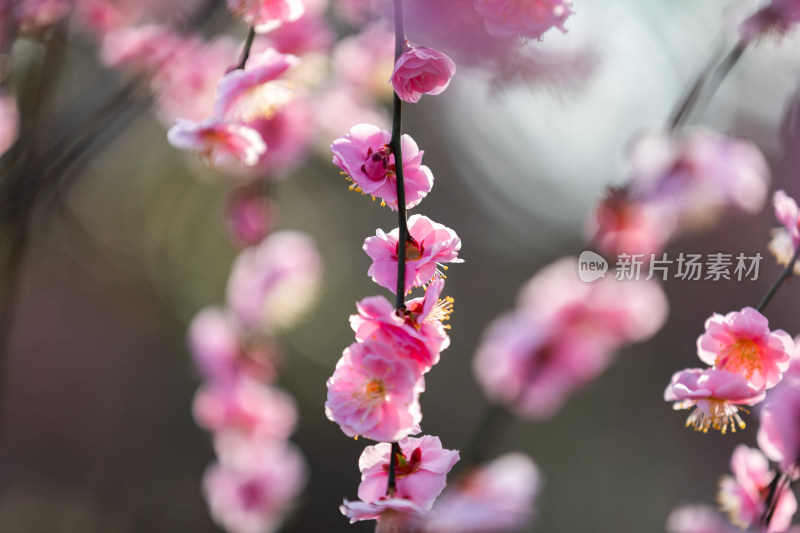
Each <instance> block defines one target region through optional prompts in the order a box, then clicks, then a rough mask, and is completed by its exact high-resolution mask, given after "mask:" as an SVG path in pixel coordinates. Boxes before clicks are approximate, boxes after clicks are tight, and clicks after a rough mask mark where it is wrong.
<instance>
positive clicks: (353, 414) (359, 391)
mask: <svg viewBox="0 0 800 533" xmlns="http://www.w3.org/2000/svg"><path fill="white" fill-rule="evenodd" d="M327 387H328V399H327V401H326V402H325V415H326V416H327V417H328V419H329V420H331V421H333V422H336V423H337V424H339V427H341V428H342V431H343V432H344V434H345V435H347V436H348V437H357V436H359V435H362V436H364V437H366V438H368V439H372V440H375V441H384V442H390V441H391V442H393V441H397V440H399V439H402V438H404V437H407V436H408V435H412V434H416V433H419V432H420V427H419V423H420V421H421V420H422V411H421V409H420V405H419V395H420V393H421V392H422V391H424V390H425V380H424V378H423V377H422V373H421V371H420V369H419V366H418V365H417V364H416V363H415V362H413V361H411V360H407V359H405V358H399V357H397V355H396V354H395V351H394V349H393V348H392V347H390V346H386V345H384V344H381V343H377V342H373V341H367V342H364V343H353V344H351V345H350V346H349V347H347V348H345V350H344V353H343V354H342V357H341V359H339V362H338V363H336V370H335V371H334V373H333V375H332V376H331V377H330V378H329V379H328V382H327Z"/></svg>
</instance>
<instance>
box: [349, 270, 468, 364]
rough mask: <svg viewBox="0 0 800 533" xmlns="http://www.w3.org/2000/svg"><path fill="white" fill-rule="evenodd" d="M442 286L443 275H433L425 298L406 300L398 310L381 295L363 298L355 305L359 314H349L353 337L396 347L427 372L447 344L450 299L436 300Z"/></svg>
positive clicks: (448, 341)
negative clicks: (444, 322) (446, 329)
mask: <svg viewBox="0 0 800 533" xmlns="http://www.w3.org/2000/svg"><path fill="white" fill-rule="evenodd" d="M443 288H444V278H442V277H440V276H436V277H435V278H434V280H433V281H432V282H431V284H430V285H429V286H428V287H427V289H426V291H425V296H424V298H415V299H413V300H409V301H408V302H406V307H405V309H401V310H396V309H395V308H394V304H392V303H391V302H389V300H387V299H386V298H384V297H383V296H371V297H369V298H364V299H363V300H361V301H360V302H358V303H357V304H356V307H357V308H358V314H357V315H351V316H350V326H351V327H352V328H353V331H355V332H356V340H358V341H359V342H365V341H367V340H374V341H378V342H382V343H386V344H390V345H393V346H396V347H397V352H398V354H400V355H402V356H409V357H411V358H412V359H414V360H415V361H416V362H417V363H419V365H420V367H421V369H422V371H423V372H427V371H428V370H430V368H431V367H432V366H433V365H435V364H436V363H437V362H438V361H439V353H440V352H441V351H442V350H444V349H445V348H447V347H448V346H449V345H450V338H449V337H448V336H447V333H446V332H445V327H446V326H444V325H442V321H444V320H448V319H449V315H450V312H451V311H452V308H453V299H452V298H450V297H447V298H445V299H444V300H440V299H439V295H440V294H441V293H442V289H443Z"/></svg>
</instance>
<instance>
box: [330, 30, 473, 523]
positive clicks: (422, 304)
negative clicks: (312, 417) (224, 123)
mask: <svg viewBox="0 0 800 533" xmlns="http://www.w3.org/2000/svg"><path fill="white" fill-rule="evenodd" d="M362 38H363V37H362ZM365 60H371V59H365ZM454 72H455V64H454V63H453V62H452V61H451V60H450V59H449V58H448V57H447V56H445V55H444V54H442V53H441V52H438V51H436V50H432V49H429V48H424V47H408V46H407V49H406V51H405V52H404V53H403V54H402V55H401V56H400V57H399V58H397V61H396V62H395V65H394V70H393V73H392V76H391V81H392V85H393V87H394V91H395V94H396V95H397V96H398V97H399V98H400V99H402V100H405V101H407V102H416V101H418V100H419V99H420V97H421V96H422V94H439V93H441V92H442V91H443V90H444V89H445V88H446V87H447V85H448V84H449V82H450V78H451V77H452V75H453V73H454ZM395 112H396V113H399V107H396V108H395ZM396 133H397V134H398V135H399V132H396ZM398 138H399V144H400V150H401V151H402V155H403V157H402V161H400V160H396V159H395V154H394V150H395V148H393V147H392V146H393V145H392V132H389V131H386V130H384V129H381V128H380V127H379V126H376V125H372V124H358V125H356V126H354V127H352V128H350V131H349V133H347V134H346V135H345V136H344V137H341V138H339V139H336V140H334V141H333V143H331V146H330V150H331V152H332V153H333V163H334V164H335V165H337V166H338V167H339V168H340V169H341V170H342V172H343V173H344V174H345V175H346V176H347V177H348V179H349V180H350V181H352V182H353V184H352V186H351V189H355V190H356V191H357V192H361V193H363V194H369V195H371V196H372V197H373V199H375V198H376V197H379V198H381V204H382V205H387V204H388V205H389V207H390V208H391V209H393V210H397V211H399V212H400V213H401V218H400V223H401V224H405V225H406V228H407V230H408V235H407V237H406V238H405V242H403V243H400V242H399V240H400V237H399V235H400V228H397V229H395V230H393V231H391V232H389V233H388V234H386V233H384V232H383V231H381V230H378V231H377V235H376V236H375V237H369V238H367V239H366V241H365V242H364V251H366V252H367V254H368V255H369V256H370V257H371V258H372V261H373V262H372V266H370V268H369V271H368V275H370V276H371V277H372V279H373V280H374V281H375V282H376V283H378V284H379V285H381V286H383V287H386V288H387V289H389V290H391V291H393V292H395V291H397V288H398V275H399V273H400V272H401V268H403V269H404V272H405V274H404V275H405V279H404V281H405V284H404V285H403V289H402V291H403V293H402V294H400V295H399V298H398V300H397V305H395V304H393V303H392V302H390V301H389V300H387V299H386V298H385V297H383V296H373V297H369V298H364V299H363V300H361V301H360V302H358V303H357V305H356V307H357V310H358V314H356V315H352V316H351V317H350V325H351V326H352V328H353V331H354V332H355V337H356V342H354V343H353V344H351V345H350V346H348V347H347V348H345V350H344V352H343V354H342V357H341V359H339V362H338V363H337V364H336V369H335V371H334V373H333V375H332V376H331V377H330V379H328V382H327V388H328V397H327V401H326V402H325V414H326V415H327V417H328V418H329V419H330V420H332V421H334V422H336V423H337V424H339V427H340V428H341V429H342V431H343V432H344V434H345V435H347V436H349V437H358V436H363V437H366V438H368V439H372V440H375V441H379V442H381V443H380V444H378V445H376V446H369V447H367V448H366V449H365V450H364V453H363V454H362V455H361V459H360V460H359V468H360V470H361V473H362V476H361V479H362V482H361V485H360V486H359V488H358V497H359V500H358V501H352V502H351V501H347V500H345V501H344V504H343V505H342V507H341V511H342V513H343V514H344V515H346V516H347V517H348V518H350V521H351V522H356V521H358V520H377V521H378V524H379V527H382V528H384V530H386V531H389V530H392V531H394V530H396V531H401V530H404V529H402V528H405V527H410V526H411V524H417V523H418V520H420V519H421V517H423V516H425V515H427V514H428V512H429V511H430V510H431V508H432V507H433V504H434V501H435V500H436V498H437V497H438V496H439V494H440V493H441V492H442V490H443V489H444V487H445V485H446V477H447V473H448V472H449V471H450V469H451V468H452V467H453V465H454V464H455V463H456V462H457V461H458V460H459V454H458V452H457V451H453V450H446V449H443V448H442V445H441V442H440V441H439V438H438V437H433V436H429V435H424V436H422V437H419V438H414V437H410V435H416V434H418V433H420V432H421V430H422V429H421V426H420V423H421V421H422V410H421V408H420V404H419V396H420V394H421V393H422V392H423V391H424V390H425V377H424V375H425V374H426V373H427V372H429V371H430V370H431V368H432V367H433V366H434V365H435V364H436V363H437V362H438V361H439V357H440V353H441V351H442V350H444V349H445V348H447V347H448V346H449V344H450V339H449V337H448V335H447V332H446V330H447V328H448V326H445V325H444V324H443V322H444V321H446V320H448V319H449V315H450V312H451V311H452V304H453V299H452V298H449V297H447V298H444V299H440V296H441V294H442V291H443V289H444V275H442V274H441V272H440V271H439V268H447V267H446V266H444V263H457V262H461V261H462V260H461V259H460V258H459V257H458V251H459V249H460V248H461V241H460V239H459V238H458V236H457V235H456V233H455V232H454V231H453V230H451V229H449V228H447V227H445V226H443V225H441V224H438V223H436V222H434V221H432V220H430V219H429V218H428V217H425V216H422V215H414V216H412V217H411V218H410V219H409V220H408V221H406V220H405V217H404V214H405V210H406V209H407V208H411V207H414V206H416V205H417V204H419V202H420V201H421V200H422V199H423V198H424V197H425V196H426V195H427V194H428V193H429V192H430V191H431V188H432V187H433V174H432V173H431V171H430V169H429V168H428V167H427V166H425V165H422V164H421V161H422V151H421V150H419V148H418V147H417V144H416V143H415V142H414V140H413V139H412V138H411V137H410V136H408V135H402V136H401V137H400V136H399V137H398ZM400 176H402V177H403V178H404V179H403V181H399V180H400ZM401 185H402V187H403V194H404V196H405V200H406V201H405V203H404V205H400V204H399V203H398V197H399V191H398V189H399V188H400V186H401ZM401 246H402V247H403V248H402V249H401V248H400V247H401ZM402 252H404V253H402ZM401 255H403V256H404V262H403V263H402V264H400V256H401ZM414 287H423V288H425V294H424V296H422V297H419V298H414V299H412V300H409V301H406V300H405V296H406V293H407V292H409V291H410V290H411V289H413V288H414ZM392 443H394V444H392ZM390 477H391V479H393V480H394V483H393V485H392V486H390V483H389V479H390Z"/></svg>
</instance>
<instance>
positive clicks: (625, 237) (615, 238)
mask: <svg viewBox="0 0 800 533" xmlns="http://www.w3.org/2000/svg"><path fill="white" fill-rule="evenodd" d="M672 229H673V228H672V226H671V221H670V220H665V218H664V217H663V216H662V213H661V210H660V209H659V208H658V206H656V205H653V204H651V203H649V202H642V201H639V200H637V199H636V198H633V197H632V196H631V194H630V190H629V189H628V188H627V187H622V188H612V189H610V190H609V191H608V192H607V194H606V196H605V197H604V198H603V199H602V200H601V201H600V203H599V204H597V206H596V207H595V210H594V213H592V215H591V216H590V218H589V220H588V223H587V225H586V237H587V240H588V241H589V242H591V243H592V244H593V245H594V246H596V247H597V249H598V250H600V252H602V253H604V254H606V255H607V256H612V257H613V256H618V255H620V254H623V253H626V254H644V256H645V257H650V254H655V253H658V252H660V251H661V250H663V249H664V246H665V245H666V243H667V241H668V240H669V237H670V235H671V233H672Z"/></svg>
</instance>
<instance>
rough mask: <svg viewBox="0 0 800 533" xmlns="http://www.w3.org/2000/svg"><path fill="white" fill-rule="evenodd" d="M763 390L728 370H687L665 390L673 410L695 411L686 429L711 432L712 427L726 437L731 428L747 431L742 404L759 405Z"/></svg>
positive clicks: (678, 374)
mask: <svg viewBox="0 0 800 533" xmlns="http://www.w3.org/2000/svg"><path fill="white" fill-rule="evenodd" d="M765 394H766V393H765V392H764V389H763V388H756V387H754V386H753V385H752V383H750V382H749V381H748V380H747V379H746V378H745V377H744V376H742V375H740V374H734V373H732V372H728V371H727V370H715V369H702V368H687V369H684V370H681V371H679V372H676V373H675V374H674V375H673V376H672V379H671V380H670V383H669V385H668V386H667V388H666V390H665V391H664V400H665V401H668V402H675V403H674V404H673V406H672V408H673V409H675V410H678V409H691V408H694V411H692V412H691V413H690V414H689V417H688V418H687V419H686V426H687V427H688V426H692V427H693V428H694V429H695V431H702V432H703V433H707V432H708V429H709V428H713V429H716V430H719V431H720V432H722V433H723V434H725V433H726V432H727V431H728V428H729V427H730V429H731V431H732V432H736V427H737V426H738V427H739V428H740V429H744V427H745V423H744V420H742V418H741V416H739V406H740V405H755V404H757V403H759V402H761V401H762V400H763V399H764V396H765Z"/></svg>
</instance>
